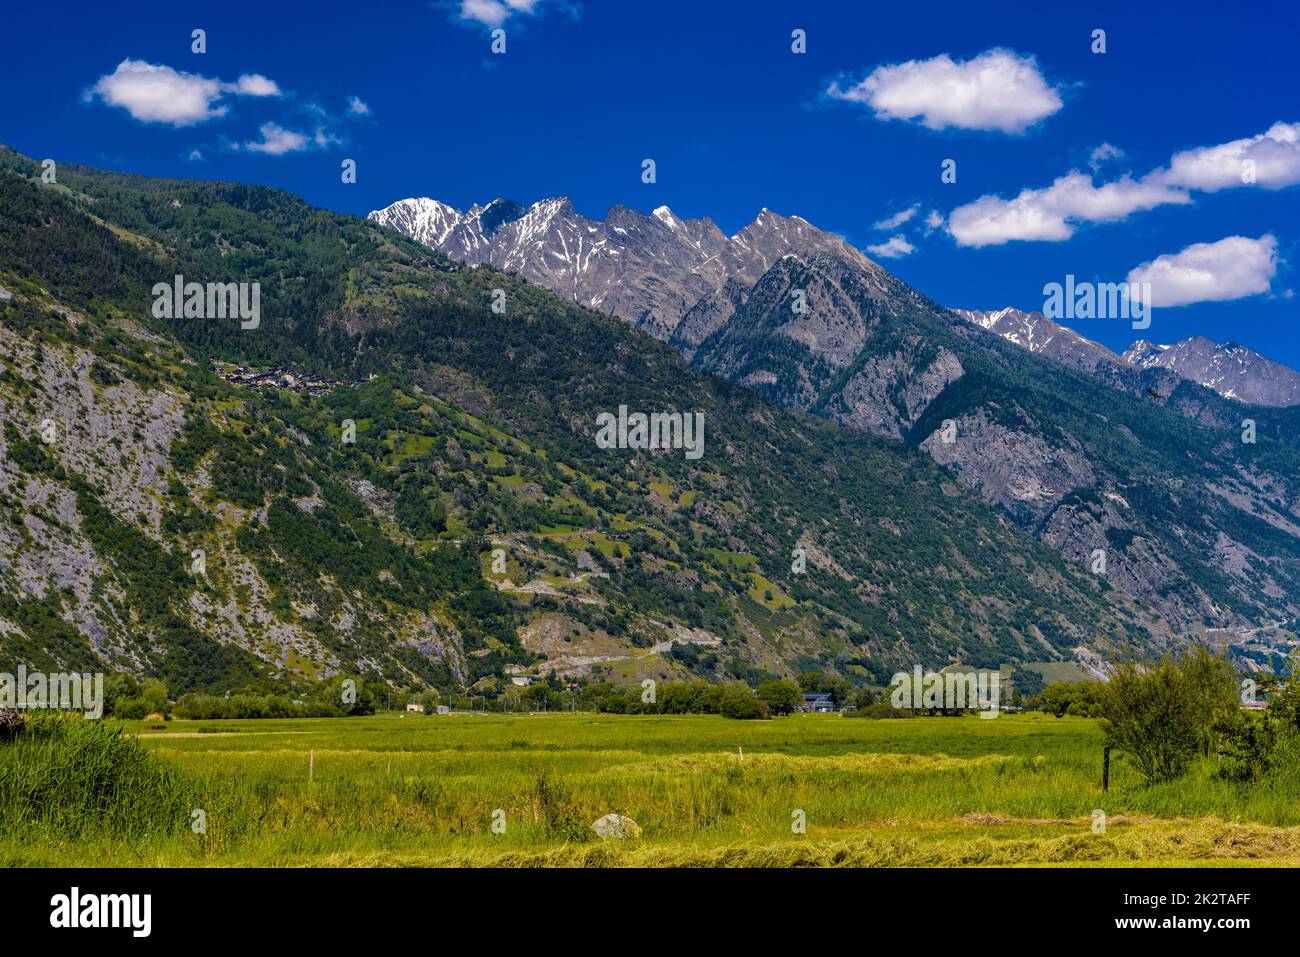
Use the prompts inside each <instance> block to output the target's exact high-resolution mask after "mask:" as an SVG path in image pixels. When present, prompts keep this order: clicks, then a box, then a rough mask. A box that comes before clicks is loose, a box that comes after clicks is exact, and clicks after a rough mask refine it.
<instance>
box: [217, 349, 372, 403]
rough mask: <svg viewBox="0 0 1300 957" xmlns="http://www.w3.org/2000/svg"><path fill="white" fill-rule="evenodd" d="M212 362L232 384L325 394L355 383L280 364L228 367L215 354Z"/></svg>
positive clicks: (218, 373) (222, 376)
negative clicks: (259, 368) (268, 366)
mask: <svg viewBox="0 0 1300 957" xmlns="http://www.w3.org/2000/svg"><path fill="white" fill-rule="evenodd" d="M212 364H213V368H214V369H215V371H216V373H217V375H219V376H221V378H223V379H225V380H226V381H227V382H229V383H232V384H233V385H242V386H254V387H257V388H265V389H288V390H289V391H290V392H301V393H302V394H304V395H326V394H328V393H329V392H331V391H332V390H334V389H336V388H338V387H339V386H346V385H355V383H352V382H344V381H341V380H339V379H327V378H325V377H324V376H319V375H316V374H315V373H313V372H295V371H293V370H292V369H286V368H283V367H281V366H275V367H274V368H271V369H262V370H257V369H249V368H248V367H247V366H234V367H230V366H227V365H224V364H223V363H221V360H220V359H218V358H217V357H216V356H213V357H212ZM372 378H373V376H372Z"/></svg>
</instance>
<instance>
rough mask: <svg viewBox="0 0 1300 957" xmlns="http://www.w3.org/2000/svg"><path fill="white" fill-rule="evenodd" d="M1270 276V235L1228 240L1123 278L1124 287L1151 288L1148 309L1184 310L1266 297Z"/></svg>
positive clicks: (1273, 253) (1273, 252)
mask: <svg viewBox="0 0 1300 957" xmlns="http://www.w3.org/2000/svg"><path fill="white" fill-rule="evenodd" d="M1276 274H1277V240H1276V239H1275V238H1274V237H1273V236H1272V235H1264V236H1261V237H1260V238H1259V239H1248V238H1247V237H1245V236H1229V237H1228V238H1227V239H1220V240H1219V241H1218V242H1217V243H1196V244H1195V245H1193V246H1188V247H1187V248H1186V249H1184V250H1183V251H1182V252H1179V253H1169V254H1166V255H1164V256H1159V257H1157V258H1156V259H1155V260H1153V261H1152V262H1149V263H1143V264H1142V265H1140V266H1138V267H1137V268H1135V269H1133V270H1131V271H1130V272H1129V274H1128V281H1129V282H1130V283H1143V282H1149V283H1151V305H1153V306H1185V305H1187V304H1188V303H1193V302H1221V301H1224V300H1227V299H1240V298H1241V297H1243V296H1253V295H1256V294H1258V293H1261V292H1268V290H1269V285H1270V283H1271V282H1272V281H1273V277H1274V276H1275V275H1276Z"/></svg>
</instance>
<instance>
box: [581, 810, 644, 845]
mask: <svg viewBox="0 0 1300 957" xmlns="http://www.w3.org/2000/svg"><path fill="white" fill-rule="evenodd" d="M591 827H592V830H594V831H595V832H596V833H597V834H598V835H599V836H600V837H604V838H613V839H614V840H617V841H622V840H626V839H627V838H629V837H640V836H641V825H639V824H637V822H636V821H634V820H632V819H631V818H630V817H624V816H623V815H621V814H606V815H605V816H604V817H602V818H597V819H596V821H595V823H593V824H592V825H591Z"/></svg>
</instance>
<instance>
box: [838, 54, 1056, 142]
mask: <svg viewBox="0 0 1300 957" xmlns="http://www.w3.org/2000/svg"><path fill="white" fill-rule="evenodd" d="M826 93H827V95H828V96H831V97H833V98H835V99H839V100H847V101H849V102H852V103H863V104H866V105H867V106H870V107H871V108H872V109H873V110H875V112H876V116H877V117H879V118H880V119H885V120H915V121H919V122H920V123H921V124H922V125H924V126H927V127H929V128H930V129H932V130H942V129H946V128H948V127H955V128H957V129H963V130H1000V131H1001V132H1003V133H1023V132H1024V131H1025V130H1026V129H1028V128H1029V127H1030V126H1033V125H1034V124H1035V123H1037V122H1038V121H1039V120H1042V119H1044V118H1046V117H1048V116H1051V115H1052V114H1053V113H1055V112H1056V111H1057V110H1059V109H1060V108H1061V105H1062V104H1061V96H1060V94H1059V93H1058V92H1057V90H1056V88H1054V87H1052V86H1051V85H1049V84H1048V82H1047V80H1046V79H1044V77H1043V74H1042V72H1041V71H1040V70H1039V69H1038V63H1037V61H1036V60H1035V59H1034V58H1033V57H1032V56H1021V55H1020V54H1018V53H1016V52H1015V51H1014V50H1003V49H994V50H987V51H985V52H984V53H981V54H980V55H979V56H977V57H975V58H973V59H971V60H965V61H957V60H953V59H952V57H950V56H948V54H946V53H944V54H941V55H939V56H937V57H934V58H932V59H929V60H909V61H907V62H906V63H897V64H891V65H888V66H879V67H876V69H874V70H872V71H871V73H870V74H868V75H867V77H866V78H865V79H863V80H861V81H859V82H857V83H855V84H853V85H851V86H848V87H843V86H841V85H840V84H839V83H838V82H835V83H832V84H831V85H830V87H828V88H827V90H826Z"/></svg>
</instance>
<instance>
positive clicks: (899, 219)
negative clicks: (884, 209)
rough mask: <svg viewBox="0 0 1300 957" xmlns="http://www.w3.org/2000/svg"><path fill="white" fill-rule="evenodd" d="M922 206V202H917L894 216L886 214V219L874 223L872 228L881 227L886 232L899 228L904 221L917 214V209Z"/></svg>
mask: <svg viewBox="0 0 1300 957" xmlns="http://www.w3.org/2000/svg"><path fill="white" fill-rule="evenodd" d="M920 208H921V204H920V203H916V204H915V205H912V206H909V207H908V208H907V209H903V210H900V211H898V212H897V213H895V214H894V215H893V216H886V217H885V218H884V219H882V220H880V221H879V222H877V223H875V224H873V225H872V227H871V228H872V229H879V230H882V231H884V232H888V231H889V230H891V229H897V228H898V227H899V226H901V225H903V223H905V222H907V221H908V220H909V219H911V218H912V217H913V216H915V215H916V213H917V210H919V209H920Z"/></svg>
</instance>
